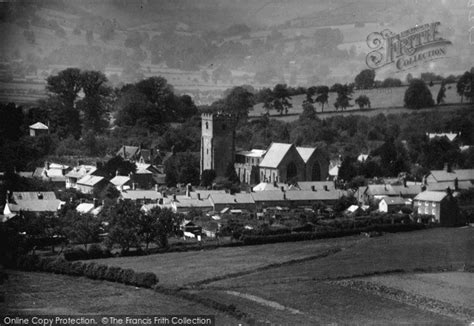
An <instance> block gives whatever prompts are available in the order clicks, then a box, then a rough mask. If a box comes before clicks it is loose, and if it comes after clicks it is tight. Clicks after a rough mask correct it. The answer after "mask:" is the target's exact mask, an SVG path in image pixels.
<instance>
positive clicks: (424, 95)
mask: <svg viewBox="0 0 474 326" xmlns="http://www.w3.org/2000/svg"><path fill="white" fill-rule="evenodd" d="M404 103H405V107H407V108H410V109H420V108H425V107H430V106H434V100H433V95H432V94H431V91H430V90H429V88H428V86H426V84H425V82H424V81H423V80H421V79H413V80H412V81H411V82H410V86H408V88H407V90H406V91H405V98H404Z"/></svg>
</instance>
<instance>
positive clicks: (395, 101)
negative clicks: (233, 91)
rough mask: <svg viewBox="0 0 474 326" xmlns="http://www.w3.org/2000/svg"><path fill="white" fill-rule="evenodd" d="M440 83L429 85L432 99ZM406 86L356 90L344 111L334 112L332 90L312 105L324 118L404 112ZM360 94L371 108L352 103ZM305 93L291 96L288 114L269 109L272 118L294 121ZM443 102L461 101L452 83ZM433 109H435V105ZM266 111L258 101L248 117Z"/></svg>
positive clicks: (408, 110) (449, 103)
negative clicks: (322, 101) (318, 102)
mask: <svg viewBox="0 0 474 326" xmlns="http://www.w3.org/2000/svg"><path fill="white" fill-rule="evenodd" d="M439 88H440V85H433V86H432V87H429V89H430V91H431V94H432V95H433V99H436V96H437V95H438V92H439ZM406 89H407V86H402V87H392V88H378V89H369V90H356V91H354V93H353V94H352V99H353V100H352V101H351V103H352V104H353V106H352V107H349V108H347V109H346V110H345V111H338V112H337V113H336V108H335V107H334V103H335V102H336V97H337V94H336V93H334V92H330V93H329V99H328V104H325V105H324V109H321V105H319V104H317V103H316V104H315V105H314V107H315V109H316V112H317V113H318V116H319V117H320V118H325V117H328V116H334V115H335V114H337V115H349V114H363V115H368V116H370V115H376V114H379V113H384V114H388V113H391V112H392V111H393V113H404V112H412V110H410V109H405V108H403V98H404V96H405V91H406ZM360 95H366V96H367V97H369V99H370V103H371V109H368V108H365V109H362V110H361V109H360V108H359V106H357V105H356V104H355V103H354V100H355V99H356V98H358V97H359V96H360ZM305 98H306V95H296V96H293V97H291V99H290V102H291V104H292V105H293V106H292V108H290V109H289V110H288V114H289V115H288V116H280V115H279V114H278V112H276V111H270V115H271V116H272V118H276V119H278V120H282V121H285V122H289V121H294V120H296V119H298V118H299V115H300V114H301V113H302V112H303V101H304V100H305ZM444 100H445V104H447V107H450V106H451V105H453V106H455V105H459V103H460V102H461V97H460V96H459V95H458V94H457V92H456V86H455V85H454V84H450V85H448V87H447V89H446V98H445V99H444ZM443 108H444V106H443ZM434 109H437V108H436V107H435V108H434ZM265 112H266V111H265V109H264V108H263V103H259V104H257V105H255V106H254V107H253V109H252V110H251V111H250V114H249V115H250V117H259V116H261V115H262V114H264V113H265Z"/></svg>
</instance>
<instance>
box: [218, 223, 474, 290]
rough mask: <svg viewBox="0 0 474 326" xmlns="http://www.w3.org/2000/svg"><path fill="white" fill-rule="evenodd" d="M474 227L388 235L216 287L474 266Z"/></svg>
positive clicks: (235, 279)
mask: <svg viewBox="0 0 474 326" xmlns="http://www.w3.org/2000/svg"><path fill="white" fill-rule="evenodd" d="M472 248H474V228H467V227H466V228H455V229H453V228H451V229H448V228H436V229H428V230H422V231H414V232H406V233H396V234H386V235H384V236H383V237H378V238H371V239H369V240H368V241H361V242H360V243H358V244H357V245H354V246H352V247H350V248H348V249H346V250H342V251H341V252H338V253H336V254H334V255H331V256H328V257H325V258H321V259H316V260H309V261H305V262H301V263H297V264H293V265H289V266H281V267H277V268H274V269H272V270H271V273H269V272H267V271H263V272H257V273H254V274H251V275H245V276H242V277H236V278H232V279H228V280H221V281H217V282H215V283H212V284H211V285H212V286H219V287H223V288H228V287H235V286H244V287H248V288H252V287H258V286H262V284H277V283H290V282H295V281H301V280H328V279H337V278H344V277H353V276H361V275H365V274H370V273H376V272H386V271H394V270H405V271H413V270H415V269H430V268H437V267H449V266H454V267H456V268H462V267H463V266H464V265H465V264H474V251H472Z"/></svg>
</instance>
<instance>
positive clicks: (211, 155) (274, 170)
mask: <svg viewBox="0 0 474 326" xmlns="http://www.w3.org/2000/svg"><path fill="white" fill-rule="evenodd" d="M230 164H232V165H233V167H234V169H235V172H236V173H237V175H238V176H239V179H240V181H241V182H242V183H247V184H257V183H259V182H271V183H277V182H283V183H289V182H295V181H324V180H326V179H327V178H328V176H329V159H328V156H327V154H326V153H325V152H324V151H323V150H321V149H319V148H315V147H296V146H295V145H294V144H284V143H272V144H271V145H270V146H269V147H268V149H266V150H261V149H252V150H250V151H237V152H236V151H235V121H234V120H233V119H232V118H231V117H230V116H229V115H226V114H202V136H201V174H202V172H203V171H204V170H214V171H215V172H216V176H225V174H226V170H227V169H228V168H229V165H230Z"/></svg>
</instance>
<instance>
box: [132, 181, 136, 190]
mask: <svg viewBox="0 0 474 326" xmlns="http://www.w3.org/2000/svg"><path fill="white" fill-rule="evenodd" d="M136 188H137V184H136V183H135V182H133V183H132V189H133V190H135V189H136Z"/></svg>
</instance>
